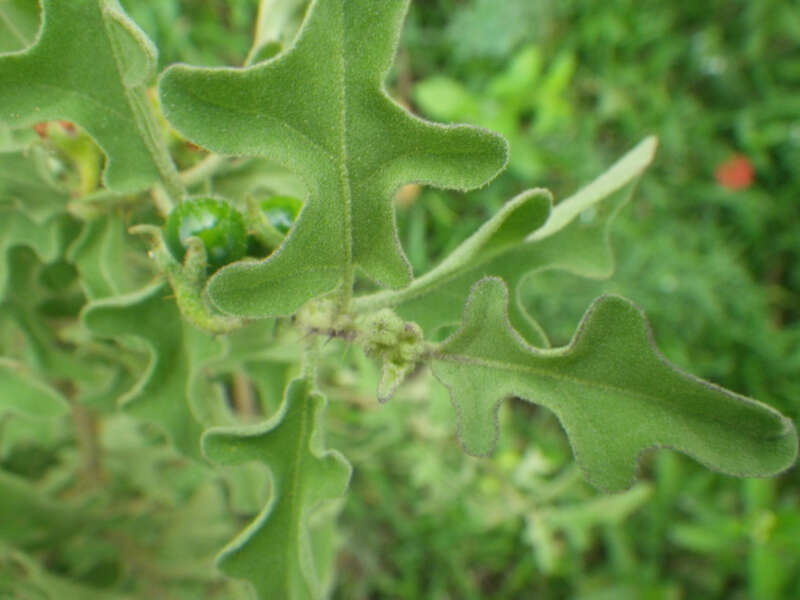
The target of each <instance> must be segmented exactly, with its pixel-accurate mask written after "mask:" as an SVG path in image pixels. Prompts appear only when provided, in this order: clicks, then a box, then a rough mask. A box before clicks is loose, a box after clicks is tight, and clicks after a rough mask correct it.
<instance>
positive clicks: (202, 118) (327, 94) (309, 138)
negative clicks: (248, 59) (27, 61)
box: [159, 0, 507, 317]
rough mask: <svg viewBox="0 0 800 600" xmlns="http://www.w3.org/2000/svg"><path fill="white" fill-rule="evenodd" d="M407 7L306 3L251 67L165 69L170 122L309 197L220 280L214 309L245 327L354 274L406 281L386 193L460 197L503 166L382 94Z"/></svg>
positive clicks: (499, 151)
mask: <svg viewBox="0 0 800 600" xmlns="http://www.w3.org/2000/svg"><path fill="white" fill-rule="evenodd" d="M408 2H409V0H385V1H383V2H374V1H372V0H314V2H312V4H311V7H310V8H309V12H308V14H307V16H306V19H305V21H304V24H303V26H302V29H301V31H300V32H299V33H298V35H297V38H296V40H295V42H294V45H293V46H291V47H290V48H289V49H288V50H286V51H285V52H283V53H281V54H279V55H278V56H276V57H275V58H273V59H271V60H267V61H265V62H262V63H259V64H257V65H255V66H252V67H248V68H241V69H240V68H223V69H209V68H196V67H188V66H180V65H179V66H174V67H171V68H169V69H167V71H166V72H165V73H164V75H163V76H162V77H161V80H160V83H159V92H160V97H161V102H162V105H163V107H164V110H165V114H166V116H167V119H168V120H169V121H170V122H171V123H172V124H173V126H174V127H175V128H176V129H177V130H178V131H180V132H181V133H182V134H183V135H184V136H186V137H187V138H189V139H190V140H192V141H193V142H195V143H197V144H200V145H202V146H204V147H206V148H209V149H210V150H213V151H215V152H219V153H222V154H232V155H253V156H260V157H263V158H267V159H269V160H271V161H274V162H277V163H279V164H281V165H283V166H285V167H287V168H289V169H290V170H292V171H293V172H295V173H296V174H297V175H298V176H299V177H300V179H301V180H302V181H303V183H304V185H305V187H306V191H307V198H306V203H305V206H304V208H303V210H302V212H301V213H300V215H299V217H298V219H297V222H296V223H295V225H294V227H293V228H292V231H291V232H290V234H289V236H288V237H287V238H286V240H285V241H284V243H283V244H282V246H281V247H280V248H279V249H278V250H277V251H276V252H275V253H273V254H272V255H271V256H270V257H269V258H267V259H266V260H264V261H259V262H247V263H239V264H234V265H231V266H228V267H226V268H224V269H222V270H221V271H219V272H218V273H217V274H216V275H215V276H214V277H213V278H212V279H211V280H210V282H209V285H208V294H209V297H210V298H211V300H212V301H213V302H214V303H215V304H216V305H217V306H218V307H219V308H220V309H221V310H222V311H224V312H228V313H231V314H236V315H240V316H249V317H267V316H279V315H286V314H290V313H293V312H294V311H295V310H297V309H298V308H299V307H300V306H301V305H302V304H304V303H305V302H306V301H307V300H309V299H311V298H313V297H315V296H318V295H321V294H323V293H326V292H329V291H331V290H333V289H335V288H336V287H337V286H339V285H340V284H341V283H342V282H343V281H344V282H345V285H346V286H349V285H351V284H352V276H353V273H352V270H353V268H354V267H355V266H358V267H360V268H361V269H362V270H363V271H364V272H365V273H366V274H367V276H369V277H370V278H372V279H373V280H375V281H377V282H379V283H380V284H382V285H384V286H388V287H392V288H398V287H402V286H404V285H407V284H408V283H409V282H410V281H411V270H410V266H409V264H408V261H407V259H406V257H405V255H404V253H403V250H402V248H401V246H400V242H399V240H398V237H397V231H396V227H395V217H394V209H393V205H392V196H393V193H394V191H395V190H396V189H397V188H398V187H400V186H401V185H402V184H405V183H409V182H419V183H425V184H429V185H434V186H439V187H447V188H453V189H460V190H467V189H472V188H475V187H478V186H480V185H483V184H485V183H486V182H488V181H489V180H491V179H492V178H493V177H494V176H495V175H496V174H497V173H498V171H499V170H500V169H501V168H502V167H503V166H504V164H505V162H506V155H507V147H506V143H505V140H503V139H502V138H501V137H500V136H498V135H496V134H492V133H490V132H488V131H485V130H481V129H479V128H476V127H470V126H445V125H436V124H433V123H429V122H426V121H423V120H421V119H418V118H416V117H414V116H412V115H411V114H410V113H408V112H407V111H406V110H405V109H404V108H402V107H401V106H400V105H398V104H397V103H395V102H394V101H393V100H391V99H390V98H389V97H388V95H387V94H386V91H385V89H384V88H383V79H384V77H385V75H386V72H387V71H388V69H389V67H390V64H391V60H392V57H393V55H394V52H395V48H396V46H397V41H398V37H399V32H400V26H401V23H402V21H403V18H404V16H405V13H406V10H407V7H408Z"/></svg>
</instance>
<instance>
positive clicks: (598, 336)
mask: <svg viewBox="0 0 800 600" xmlns="http://www.w3.org/2000/svg"><path fill="white" fill-rule="evenodd" d="M507 310H508V292H507V288H506V286H505V284H504V283H503V282H502V280H500V279H497V278H486V279H483V280H481V281H479V282H478V283H477V284H475V286H474V287H473V289H472V292H471V294H470V299H469V302H468V305H467V308H466V310H465V313H464V321H463V324H462V327H461V329H460V330H459V331H458V332H456V333H455V334H454V335H453V336H451V337H450V338H448V339H447V340H446V341H445V342H443V344H442V345H441V347H440V349H439V351H438V353H437V355H436V357H435V359H434V362H433V372H434V374H435V375H436V377H437V378H438V379H439V380H440V381H442V383H444V385H445V386H447V387H448V388H449V390H450V392H451V397H452V401H453V403H454V405H455V407H456V409H457V412H458V421H459V437H460V439H461V441H462V443H463V445H464V447H465V449H466V450H467V451H468V452H469V453H471V454H477V455H483V454H487V453H489V452H491V451H492V449H493V448H494V446H495V443H496V439H497V435H498V433H497V415H496V413H497V410H498V406H499V403H500V402H501V401H502V400H503V399H504V398H507V397H509V396H518V397H520V398H523V399H525V400H528V401H530V402H535V403H537V404H541V405H542V406H545V407H547V408H549V409H550V410H552V411H553V412H554V413H556V415H557V416H558V418H559V420H560V421H561V424H562V426H563V427H564V429H565V431H566V433H567V435H568V436H569V439H570V443H571V445H572V448H573V452H574V454H575V458H576V460H577V462H578V464H579V465H580V466H581V468H582V469H583V471H584V473H585V476H586V478H587V479H588V480H589V481H590V482H592V483H593V484H594V485H596V486H597V487H599V488H601V489H604V490H607V491H618V490H622V489H625V488H626V487H628V486H630V485H631V483H632V481H633V479H634V477H635V474H636V467H637V462H638V459H639V457H640V455H641V453H642V452H643V451H644V450H646V449H648V448H672V449H674V450H678V451H680V452H683V453H685V454H688V455H689V456H691V457H693V458H695V459H696V460H698V461H699V462H701V463H703V464H704V465H706V466H708V467H709V468H712V469H715V470H718V471H722V472H724V473H729V474H732V475H737V476H740V477H752V476H767V475H774V474H776V473H779V472H781V471H783V470H785V469H787V468H788V467H789V466H791V465H792V464H793V462H794V461H795V458H796V455H797V434H796V431H795V428H794V425H793V424H792V422H791V421H790V420H788V419H786V418H785V417H783V416H782V415H780V414H779V413H778V412H776V411H775V410H773V409H771V408H770V407H768V406H767V405H765V404H762V403H760V402H757V401H755V400H752V399H750V398H746V397H744V396H739V395H737V394H734V393H733V392H729V391H727V390H724V389H722V388H720V387H717V386H715V385H713V384H711V383H708V382H705V381H702V380H700V379H698V378H696V377H694V376H692V375H689V374H688V373H685V372H683V371H681V370H680V369H678V368H677V367H675V366H674V365H672V364H670V363H669V362H667V360H666V359H665V358H664V357H663V356H662V355H661V354H660V353H659V352H658V350H657V349H656V347H655V345H654V343H653V340H652V336H651V332H650V329H649V326H648V324H647V321H646V320H645V318H644V315H643V314H642V313H641V311H640V310H639V309H638V308H637V307H636V306H634V305H633V304H632V303H631V302H630V301H628V300H625V299H623V298H620V297H616V296H603V297H601V298H599V299H598V300H597V301H596V302H595V303H594V304H593V305H592V307H591V308H590V309H589V310H588V311H587V313H586V315H585V316H584V318H583V321H582V323H581V325H580V326H579V328H578V331H577V333H576V334H575V337H574V338H573V340H572V342H571V343H570V344H569V346H567V347H564V348H559V349H554V350H540V349H536V348H533V347H531V346H529V345H528V344H527V343H526V342H524V341H523V340H522V338H521V337H520V336H519V335H518V334H517V332H516V331H514V330H513V329H512V327H511V325H510V324H509V321H508V316H507Z"/></svg>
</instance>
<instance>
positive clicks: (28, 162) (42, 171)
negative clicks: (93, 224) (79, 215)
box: [0, 144, 69, 221]
mask: <svg viewBox="0 0 800 600" xmlns="http://www.w3.org/2000/svg"><path fill="white" fill-rule="evenodd" d="M25 146H27V147H25ZM20 150H22V151H14V152H3V153H0V202H3V203H6V202H8V203H11V204H13V205H14V206H15V207H16V208H17V209H21V211H24V212H25V213H26V215H27V216H28V217H29V218H32V219H34V220H35V221H42V220H44V219H46V218H48V217H52V216H54V215H55V214H56V213H58V212H62V211H63V210H64V208H65V207H66V205H67V202H68V200H69V196H68V195H67V193H66V191H64V190H63V189H59V187H58V185H57V182H56V181H55V179H56V178H55V175H54V173H51V172H47V170H46V164H47V161H48V159H51V158H52V157H50V156H49V155H48V154H47V152H46V151H45V150H44V149H43V148H41V147H40V146H37V145H36V144H31V145H28V144H25V145H24V146H23V148H21V149H20Z"/></svg>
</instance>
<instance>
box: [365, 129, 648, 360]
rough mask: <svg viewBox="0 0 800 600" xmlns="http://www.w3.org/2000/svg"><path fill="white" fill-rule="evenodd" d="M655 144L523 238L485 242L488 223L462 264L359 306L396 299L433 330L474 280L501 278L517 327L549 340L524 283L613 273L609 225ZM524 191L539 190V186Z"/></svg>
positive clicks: (451, 318)
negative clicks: (537, 277)
mask: <svg viewBox="0 0 800 600" xmlns="http://www.w3.org/2000/svg"><path fill="white" fill-rule="evenodd" d="M655 149H656V140H655V138H652V137H651V138H647V139H645V140H644V141H642V142H641V143H640V144H639V145H638V146H636V148H634V149H633V150H631V151H630V152H628V153H627V154H626V155H625V156H624V157H622V158H621V159H620V160H619V161H617V163H615V164H614V165H613V166H612V167H611V168H609V170H608V171H606V172H605V173H604V174H603V175H601V176H600V177H598V178H597V179H596V180H594V181H593V182H592V183H590V184H589V185H587V186H586V187H584V188H582V189H581V190H580V191H578V192H577V193H575V194H574V195H572V196H570V197H569V198H566V199H565V200H563V201H562V202H560V203H559V204H557V205H556V206H555V207H554V208H553V209H552V211H551V212H550V215H549V217H548V218H547V220H546V221H545V222H544V223H543V222H542V220H541V219H540V218H531V219H530V222H529V229H528V231H527V232H526V233H525V234H524V235H522V236H521V239H520V240H519V243H516V244H512V243H508V244H504V245H503V246H502V247H497V246H496V247H494V248H493V247H492V246H490V245H489V244H488V243H487V242H490V241H491V240H492V238H486V237H485V228H486V227H487V226H488V224H487V225H485V226H484V228H481V229H480V230H479V231H477V232H476V233H475V234H474V235H473V236H472V237H470V238H469V239H467V240H466V241H465V242H464V243H463V244H462V245H461V246H459V247H458V248H457V249H456V250H455V251H454V253H453V254H454V256H460V255H463V253H464V250H465V249H466V248H471V249H472V250H471V252H470V255H469V260H466V261H462V262H461V264H459V265H458V268H457V269H451V268H449V264H448V263H449V261H450V260H451V259H446V260H445V262H444V263H442V265H439V266H437V267H436V268H435V269H433V270H432V271H430V272H429V273H426V274H425V275H423V276H422V277H420V278H419V279H417V280H415V281H414V282H413V283H412V284H411V285H410V286H409V287H408V288H407V289H405V290H403V291H401V292H400V293H397V294H395V295H394V297H393V298H391V297H390V296H389V294H388V293H386V292H383V293H381V292H379V293H378V294H375V295H373V296H372V297H365V298H363V299H359V300H357V305H358V304H362V305H370V304H374V303H376V302H378V303H380V302H381V301H382V296H383V297H384V298H387V299H390V298H391V299H390V300H389V301H388V302H387V303H388V304H390V305H392V306H394V307H396V310H397V312H398V313H399V314H400V315H402V316H403V317H404V318H405V319H407V320H410V321H414V322H416V323H418V324H419V325H420V326H421V327H422V328H423V329H424V330H425V331H426V332H427V333H428V334H429V335H430V334H431V333H433V331H434V330H435V329H437V328H438V327H441V326H444V325H449V324H453V323H457V322H458V321H459V319H460V316H461V315H460V311H461V308H460V307H461V306H463V304H464V300H465V299H466V298H467V295H468V293H469V290H470V288H471V286H472V285H473V284H474V283H475V282H476V281H478V280H479V279H480V278H481V277H485V276H497V277H501V278H503V279H504V280H505V281H506V282H507V283H508V285H509V287H510V288H511V289H512V290H513V292H514V301H513V302H512V303H511V305H510V307H509V316H510V318H511V323H512V324H513V325H514V327H515V328H516V329H517V330H518V331H519V332H520V333H522V335H523V337H525V338H526V339H527V340H529V341H530V342H531V343H534V344H537V345H542V346H547V345H549V344H548V342H547V339H546V337H545V335H544V333H543V332H542V331H541V329H540V328H539V326H538V324H537V323H536V322H535V321H534V320H533V319H532V318H530V316H529V315H528V314H527V312H526V311H525V309H524V307H523V305H522V303H521V301H520V298H519V294H520V290H521V287H522V286H523V285H524V283H525V280H526V279H527V278H529V277H530V276H531V275H533V274H534V273H536V272H539V271H542V270H545V269H561V270H565V271H569V272H572V273H575V274H577V275H582V276H584V277H592V278H604V277H608V276H610V275H611V273H613V271H614V258H613V254H612V252H611V247H610V244H609V240H608V237H609V227H610V224H611V222H612V221H613V218H614V217H615V216H616V214H617V212H618V211H619V210H620V209H621V208H622V207H623V206H624V205H625V204H626V203H627V202H628V200H629V198H630V195H631V193H632V192H633V183H634V182H635V181H636V179H637V178H638V177H639V176H640V175H641V173H642V172H643V171H644V169H645V168H646V167H647V165H649V164H650V162H651V161H652V159H653V156H654V153H655ZM526 194H527V195H532V194H536V190H532V191H529V192H527V193H526ZM526 194H523V195H520V196H518V197H517V198H515V199H513V200H511V201H510V202H509V203H508V204H507V205H506V206H505V207H504V208H503V210H501V211H500V213H498V215H496V216H495V217H494V218H493V219H492V221H490V223H491V222H493V221H495V220H497V219H503V218H507V217H508V216H510V214H513V213H511V212H509V211H512V210H518V208H515V207H520V206H524V205H522V204H520V203H519V199H520V198H521V197H524V196H525V195H526ZM539 195H541V191H540V192H539ZM586 210H592V211H594V214H593V215H592V218H591V219H589V220H587V222H583V221H582V220H581V219H579V218H578V217H579V216H580V215H581V213H583V211H586ZM540 214H541V213H540Z"/></svg>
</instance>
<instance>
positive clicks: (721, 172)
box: [714, 154, 756, 190]
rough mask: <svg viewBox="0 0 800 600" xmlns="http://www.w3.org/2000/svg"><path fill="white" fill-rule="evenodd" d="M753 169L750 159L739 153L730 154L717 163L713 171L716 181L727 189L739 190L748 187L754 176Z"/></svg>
mask: <svg viewBox="0 0 800 600" xmlns="http://www.w3.org/2000/svg"><path fill="white" fill-rule="evenodd" d="M755 174H756V172H755V169H753V163H751V162H750V159H749V158H747V157H746V156H742V155H741V154H737V155H735V156H732V157H731V158H729V159H728V160H726V161H725V162H724V163H722V164H721V165H719V166H718V167H717V169H716V171H714V177H716V179H717V182H718V183H719V184H720V185H721V186H722V187H724V188H727V189H729V190H741V189H744V188H748V187H750V185H751V184H752V183H753V179H754V177H755Z"/></svg>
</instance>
